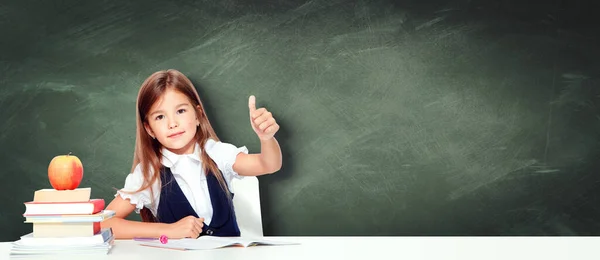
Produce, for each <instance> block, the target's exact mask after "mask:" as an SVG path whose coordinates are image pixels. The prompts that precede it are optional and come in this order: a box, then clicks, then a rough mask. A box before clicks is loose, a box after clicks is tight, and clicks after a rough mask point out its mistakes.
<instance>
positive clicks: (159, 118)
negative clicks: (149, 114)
mask: <svg viewBox="0 0 600 260" xmlns="http://www.w3.org/2000/svg"><path fill="white" fill-rule="evenodd" d="M163 117H164V116H163V115H158V116H156V117H155V118H154V120H161V119H163Z"/></svg>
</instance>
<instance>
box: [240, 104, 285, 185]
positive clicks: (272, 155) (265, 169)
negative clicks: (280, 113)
mask: <svg viewBox="0 0 600 260" xmlns="http://www.w3.org/2000/svg"><path fill="white" fill-rule="evenodd" d="M248 108H249V110H250V125H251V126H252V130H254V132H255V133H256V135H258V138H259V139H260V153H259V154H245V153H239V154H238V155H237V157H236V159H235V163H234V164H233V170H234V171H235V172H237V173H238V174H239V175H243V176H259V175H263V174H269V173H274V172H276V171H279V169H281V164H282V162H281V161H282V159H281V157H282V156H281V148H280V147H279V143H278V142H277V140H276V139H275V137H274V135H275V133H276V132H277V131H278V130H279V124H277V121H276V120H275V118H274V117H273V114H272V113H271V112H269V111H268V110H267V109H266V108H264V107H261V108H259V109H256V97H254V96H250V98H249V99H248Z"/></svg>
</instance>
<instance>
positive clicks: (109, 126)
mask: <svg viewBox="0 0 600 260" xmlns="http://www.w3.org/2000/svg"><path fill="white" fill-rule="evenodd" d="M528 2H530V1H528ZM538 2H539V3H535V4H533V3H531V2H530V3H529V4H523V3H521V1H516V0H515V1H468V0H464V1H460V0H453V1H437V2H435V1H425V2H424V1H417V0H414V1H395V2H394V1H383V0H382V1H335V0H333V1H331V0H327V1H325V0H312V1H258V0H256V1H241V0H224V1H170V2H167V1H148V0H144V1H141V0H139V1H74V0H71V1H21V0H18V1H2V2H1V3H0V36H1V38H0V118H1V119H2V120H1V121H0V122H1V123H0V147H1V150H0V152H1V154H0V160H1V162H0V165H2V173H1V174H0V190H1V195H0V202H1V203H2V204H1V209H0V230H2V232H0V241H9V240H16V239H18V238H19V236H21V235H23V234H25V233H28V232H30V231H31V226H30V224H24V223H23V221H24V218H23V217H22V215H21V214H22V213H23V212H24V206H23V202H25V201H29V200H31V199H32V198H33V192H34V191H35V190H37V189H40V188H49V187H50V184H49V182H48V179H47V167H48V163H49V162H50V160H51V159H52V157H54V156H55V155H59V154H66V153H68V152H72V153H73V154H75V155H77V156H78V157H79V158H80V159H81V160H82V162H83V165H84V169H85V173H84V179H83V182H82V184H81V187H92V195H93V197H97V198H104V199H105V200H107V203H108V202H110V200H111V199H112V198H113V194H114V189H115V188H121V187H122V186H123V184H124V181H125V177H126V176H127V174H128V173H129V170H130V167H131V159H132V153H133V145H134V128H135V98H136V94H137V91H138V88H139V86H140V84H141V83H142V81H143V80H144V79H145V78H146V77H147V76H148V75H150V74H151V73H152V72H154V71H156V70H162V69H167V68H175V69H179V70H181V71H182V72H183V73H185V74H186V75H188V76H189V77H190V78H191V79H192V81H193V82H194V83H195V84H196V86H197V88H198V91H199V92H200V95H201V96H202V98H203V99H204V100H205V105H206V107H207V111H208V114H209V118H210V119H211V121H212V123H213V125H214V127H215V128H216V130H217V133H218V135H219V137H220V138H221V139H222V140H223V141H224V142H229V143H233V144H236V145H237V146H243V145H246V146H247V147H248V148H249V149H250V152H259V151H260V147H259V142H258V139H257V138H256V136H255V134H254V133H253V132H252V130H251V128H250V125H249V119H248V106H247V100H248V96H249V95H251V94H254V95H256V97H257V105H258V106H265V107H267V108H268V109H269V110H271V111H272V112H273V114H274V116H275V117H276V119H278V121H279V123H280V125H281V130H280V131H279V132H278V133H277V135H276V137H277V138H278V140H279V141H280V144H281V147H282V150H283V154H284V164H283V168H282V170H281V171H280V172H278V173H276V174H274V175H269V176H264V177H261V178H260V181H261V196H262V209H263V223H264V232H265V235H278V236H281V235H293V236H299V235H599V234H600V176H599V173H598V170H599V169H600V163H599V162H598V160H599V158H600V149H599V148H600V143H599V141H600V136H599V134H600V113H599V112H600V111H599V109H598V106H599V105H600V102H599V94H600V90H599V88H600V84H599V82H600V79H599V77H598V76H599V75H600V61H599V58H600V48H599V47H598V46H600V41H599V39H600V38H599V34H600V33H599V31H600V30H599V29H597V28H598V27H597V26H598V22H597V21H598V19H597V16H596V13H597V10H598V4H591V3H592V1H587V2H586V1H557V0H550V1H538ZM596 2H597V1H596ZM131 218H132V219H139V218H138V216H137V215H135V216H134V215H132V216H131Z"/></svg>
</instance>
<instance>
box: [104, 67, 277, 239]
mask: <svg viewBox="0 0 600 260" xmlns="http://www.w3.org/2000/svg"><path fill="white" fill-rule="evenodd" d="M136 106H137V109H136V112H137V113H136V117H137V120H136V121H137V123H136V125H137V131H136V140H135V151H134V156H133V165H132V169H131V171H132V172H131V173H130V174H129V175H128V176H127V178H126V180H125V187H124V188H123V189H121V190H119V191H117V194H115V198H114V199H113V200H112V202H111V203H110V204H109V205H108V206H107V207H106V209H108V210H114V211H115V212H116V215H115V217H113V218H111V219H108V220H105V221H103V222H102V227H103V228H106V227H110V228H112V230H113V233H114V235H115V238H117V239H130V238H134V237H153V238H158V237H160V236H161V235H166V236H167V237H168V238H197V237H199V236H201V235H214V236H239V235H240V231H239V228H238V226H237V221H236V218H235V212H234V209H233V206H232V205H233V203H232V197H233V194H232V193H231V192H230V191H229V184H230V182H231V180H232V178H242V177H243V176H259V175H263V174H268V173H273V172H276V171H278V170H279V169H280V168H281V150H280V147H279V144H278V142H277V140H275V138H274V137H273V135H274V134H275V133H276V132H277V130H279V125H278V124H277V123H276V121H275V119H274V118H273V116H272V114H271V112H269V111H267V110H266V109H265V108H260V109H256V107H255V98H254V96H250V98H249V101H248V106H249V110H250V124H251V126H252V129H253V130H254V132H255V133H256V134H257V135H258V138H259V139H260V143H261V153H259V154H248V150H247V149H246V147H240V148H238V147H236V146H234V145H232V144H228V143H222V142H220V141H219V139H218V137H217V135H216V134H215V132H214V130H213V128H212V126H211V125H210V122H209V121H208V118H207V116H206V113H205V111H204V107H203V105H202V102H201V101H200V97H199V96H198V93H197V92H196V89H195V88H194V86H193V85H192V82H191V81H190V80H189V79H188V78H187V77H186V76H185V75H183V74H182V73H181V72H179V71H177V70H172V69H171V70H166V71H158V72H155V73H154V74H152V75H151V76H150V77H148V78H147V79H146V80H145V81H144V83H143V84H142V86H141V88H140V90H139V93H138V98H137V102H136ZM134 210H135V211H136V213H140V214H141V217H142V222H138V221H130V220H126V219H125V218H126V217H127V216H128V215H129V214H130V213H131V212H132V211H134Z"/></svg>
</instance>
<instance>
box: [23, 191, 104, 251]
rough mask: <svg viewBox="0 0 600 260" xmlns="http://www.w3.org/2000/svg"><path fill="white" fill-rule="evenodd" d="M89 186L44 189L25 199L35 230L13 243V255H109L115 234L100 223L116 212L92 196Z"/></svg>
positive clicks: (26, 214) (30, 220) (26, 219)
mask: <svg viewBox="0 0 600 260" xmlns="http://www.w3.org/2000/svg"><path fill="white" fill-rule="evenodd" d="M90 197H91V189H90V188H78V189H74V190H60V191H59V190H55V189H41V190H37V191H35V193H34V198H33V201H29V202H25V203H24V204H25V213H23V216H24V217H25V223H30V224H32V226H33V232H31V233H29V234H26V235H24V236H22V237H21V239H20V240H17V241H15V242H14V243H13V245H12V248H11V256H12V257H27V256H34V257H41V256H59V255H64V254H78V255H80V254H108V252H109V251H110V249H111V248H112V245H113V241H114V236H113V234H112V230H111V229H109V228H108V229H101V226H100V222H102V221H104V220H106V219H109V218H111V217H113V216H114V215H115V212H114V211H110V210H104V207H105V203H104V200H103V199H91V198H90Z"/></svg>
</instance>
